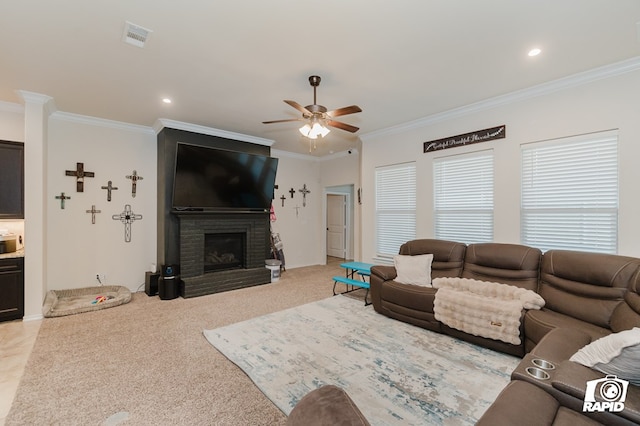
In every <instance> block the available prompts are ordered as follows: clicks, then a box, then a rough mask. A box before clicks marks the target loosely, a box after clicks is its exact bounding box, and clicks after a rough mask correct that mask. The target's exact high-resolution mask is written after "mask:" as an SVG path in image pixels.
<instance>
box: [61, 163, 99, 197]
mask: <svg viewBox="0 0 640 426" xmlns="http://www.w3.org/2000/svg"><path fill="white" fill-rule="evenodd" d="M64 174H65V176H75V177H76V192H84V178H85V177H94V176H95V173H93V172H85V171H84V163H76V169H75V170H65V172H64Z"/></svg>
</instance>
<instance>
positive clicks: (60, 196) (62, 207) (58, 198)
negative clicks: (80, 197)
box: [56, 192, 71, 209]
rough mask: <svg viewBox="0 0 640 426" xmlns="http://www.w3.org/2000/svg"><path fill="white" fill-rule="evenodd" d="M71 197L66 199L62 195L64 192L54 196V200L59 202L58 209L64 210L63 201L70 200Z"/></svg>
mask: <svg viewBox="0 0 640 426" xmlns="http://www.w3.org/2000/svg"><path fill="white" fill-rule="evenodd" d="M70 199H71V197H67V196H66V195H64V192H61V193H60V195H56V200H60V208H61V209H64V200H70Z"/></svg>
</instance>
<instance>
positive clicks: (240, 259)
mask: <svg viewBox="0 0 640 426" xmlns="http://www.w3.org/2000/svg"><path fill="white" fill-rule="evenodd" d="M245 239H246V233H244V232H220V233H215V234H204V253H203V255H204V272H205V273H207V272H213V271H223V270H225V269H237V268H244V242H245Z"/></svg>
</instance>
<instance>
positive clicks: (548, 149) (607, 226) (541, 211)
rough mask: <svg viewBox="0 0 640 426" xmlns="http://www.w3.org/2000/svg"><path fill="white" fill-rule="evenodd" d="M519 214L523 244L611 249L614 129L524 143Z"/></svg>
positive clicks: (614, 200)
mask: <svg viewBox="0 0 640 426" xmlns="http://www.w3.org/2000/svg"><path fill="white" fill-rule="evenodd" d="M520 217H521V240H522V242H523V244H526V245H531V246H534V247H538V248H540V249H541V250H550V249H568V250H582V251H592V252H601V253H613V254H615V253H616V252H617V246H618V138H617V134H616V133H615V132H603V133H598V134H590V135H584V136H580V137H574V138H569V139H563V140H558V141H552V142H550V143H549V142H546V143H544V142H543V143H534V144H527V145H523V146H522V199H521V216H520Z"/></svg>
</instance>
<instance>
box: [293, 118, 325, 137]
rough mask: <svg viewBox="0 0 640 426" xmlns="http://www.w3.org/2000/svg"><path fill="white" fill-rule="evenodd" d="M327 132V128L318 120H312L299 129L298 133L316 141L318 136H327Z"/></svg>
mask: <svg viewBox="0 0 640 426" xmlns="http://www.w3.org/2000/svg"><path fill="white" fill-rule="evenodd" d="M329 131H330V130H329V128H328V127H327V126H325V125H324V123H321V122H320V120H318V119H313V120H312V121H311V123H306V124H305V125H304V126H302V127H300V133H302V136H304V137H306V138H309V139H317V138H318V136H320V137H321V138H323V137H325V136H327V135H328V134H329Z"/></svg>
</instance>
